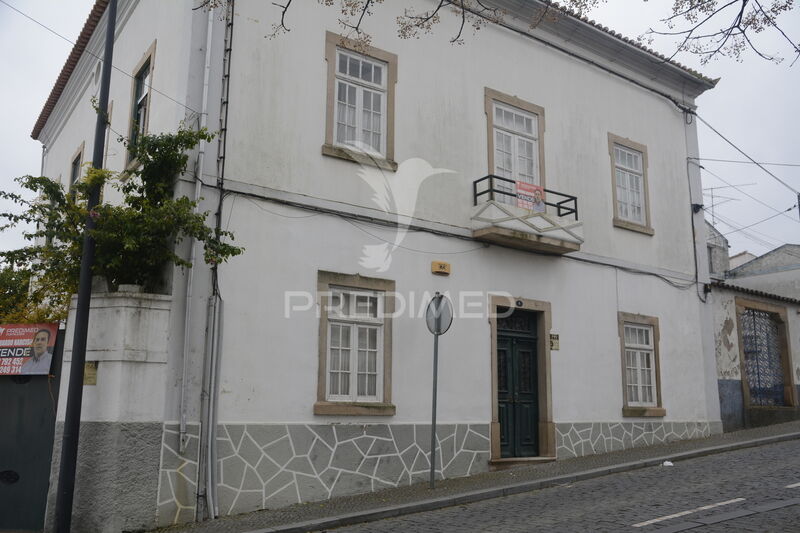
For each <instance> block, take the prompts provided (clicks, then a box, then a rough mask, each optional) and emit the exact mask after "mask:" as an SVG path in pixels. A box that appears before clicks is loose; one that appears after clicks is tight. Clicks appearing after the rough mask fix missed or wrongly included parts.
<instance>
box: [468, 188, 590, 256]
mask: <svg viewBox="0 0 800 533" xmlns="http://www.w3.org/2000/svg"><path fill="white" fill-rule="evenodd" d="M562 219H563V217H557V216H553V215H551V214H549V213H534V212H531V211H529V210H527V209H521V208H519V207H517V206H512V205H508V204H505V203H500V202H496V201H488V202H486V203H483V204H480V205H477V206H475V208H474V210H473V213H472V237H473V238H474V239H476V240H479V241H483V242H489V243H492V244H498V245H500V246H506V247H509V248H517V249H519V250H526V251H529V252H538V253H543V254H553V255H562V254H566V253H570V252H577V251H578V250H580V249H581V244H582V243H583V224H581V223H580V222H577V221H574V222H566V223H565V221H563V220H562Z"/></svg>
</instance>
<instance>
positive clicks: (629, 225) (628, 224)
mask: <svg viewBox="0 0 800 533" xmlns="http://www.w3.org/2000/svg"><path fill="white" fill-rule="evenodd" d="M615 144H618V145H619V146H622V147H623V148H627V149H628V150H633V151H636V152H639V153H641V154H642V189H643V191H642V197H643V199H644V216H645V223H644V224H638V223H636V222H632V221H630V220H624V219H622V218H620V217H619V214H618V210H617V163H616V159H615V158H614V145H615ZM608 155H609V158H610V160H611V199H612V209H613V213H614V217H613V224H614V226H615V227H617V228H622V229H627V230H630V231H635V232H638V233H643V234H645V235H650V236H652V235H654V234H655V230H654V229H653V225H652V219H651V218H650V186H649V179H648V171H647V167H648V157H647V146H646V145H644V144H641V143H637V142H635V141H632V140H631V139H628V138H627V137H621V136H619V135H614V134H613V133H611V132H609V133H608Z"/></svg>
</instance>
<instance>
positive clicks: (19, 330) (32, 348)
mask: <svg viewBox="0 0 800 533" xmlns="http://www.w3.org/2000/svg"><path fill="white" fill-rule="evenodd" d="M57 332H58V324H0V376H13V375H17V374H28V375H31V374H49V373H50V363H51V362H52V359H53V347H54V346H55V344H56V333H57Z"/></svg>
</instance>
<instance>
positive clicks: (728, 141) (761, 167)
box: [0, 0, 800, 195]
mask: <svg viewBox="0 0 800 533" xmlns="http://www.w3.org/2000/svg"><path fill="white" fill-rule="evenodd" d="M0 1H2V0H0ZM694 116H696V117H697V119H698V120H699V121H700V122H702V123H703V124H705V125H706V126H707V127H708V128H709V129H710V130H711V131H713V132H714V133H716V134H717V135H719V137H720V138H721V139H722V140H723V141H725V142H726V143H728V144H730V145H731V146H732V147H733V148H734V149H736V151H737V152H739V153H740V154H742V155H743V156H745V157H746V158H747V159H749V160H750V162H751V163H753V164H754V165H756V166H757V167H758V168H760V169H761V170H763V171H764V172H766V173H767V174H769V175H770V176H771V177H772V178H774V179H775V180H776V181H777V182H778V183H780V184H781V185H783V186H784V187H786V188H787V189H789V190H790V191H792V192H793V193H795V194H797V195H800V191H798V190H797V189H795V188H794V187H792V186H791V185H789V184H788V183H786V182H785V181H783V180H782V179H780V178H779V177H778V176H776V175H775V174H773V173H772V172H770V171H769V170H767V169H766V168H765V167H764V165H762V164H761V163H759V162H758V161H756V160H755V159H753V158H752V157H750V156H749V155H747V153H745V151H744V150H742V149H741V148H739V147H738V146H736V145H735V144H733V141H731V140H730V139H728V138H727V137H725V136H724V135H723V134H721V133H720V132H719V131H718V130H717V129H716V128H714V126H712V125H711V124H709V123H708V122H707V121H706V120H705V119H704V118H703V117H701V116H700V115H698V114H697V112H695V113H694Z"/></svg>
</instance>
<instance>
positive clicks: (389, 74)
mask: <svg viewBox="0 0 800 533" xmlns="http://www.w3.org/2000/svg"><path fill="white" fill-rule="evenodd" d="M337 48H340V49H343V50H347V51H349V52H354V53H356V54H359V55H362V56H365V57H367V58H371V59H374V60H377V61H381V62H383V63H385V64H386V140H385V143H386V144H385V146H386V153H385V154H383V156H382V157H375V156H366V154H365V157H359V158H356V157H355V156H354V155H353V154H352V153H351V152H349V151H348V150H345V149H344V148H342V147H340V146H336V141H335V139H334V128H335V125H336V120H335V113H336V50H337ZM325 61H326V62H327V64H328V66H327V94H326V106H325V143H324V144H323V145H322V155H325V156H330V157H337V158H339V159H345V160H347V161H355V162H357V163H365V164H369V165H374V166H377V167H379V168H382V169H384V170H392V171H394V170H397V163H396V162H395V160H394V159H395V153H394V138H395V86H396V85H397V55H396V54H393V53H391V52H387V51H385V50H381V49H379V48H375V47H373V46H363V45H359V44H358V43H357V42H355V41H353V40H352V39H348V38H346V37H343V36H341V35H339V34H337V33H333V32H330V31H328V32H325Z"/></svg>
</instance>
